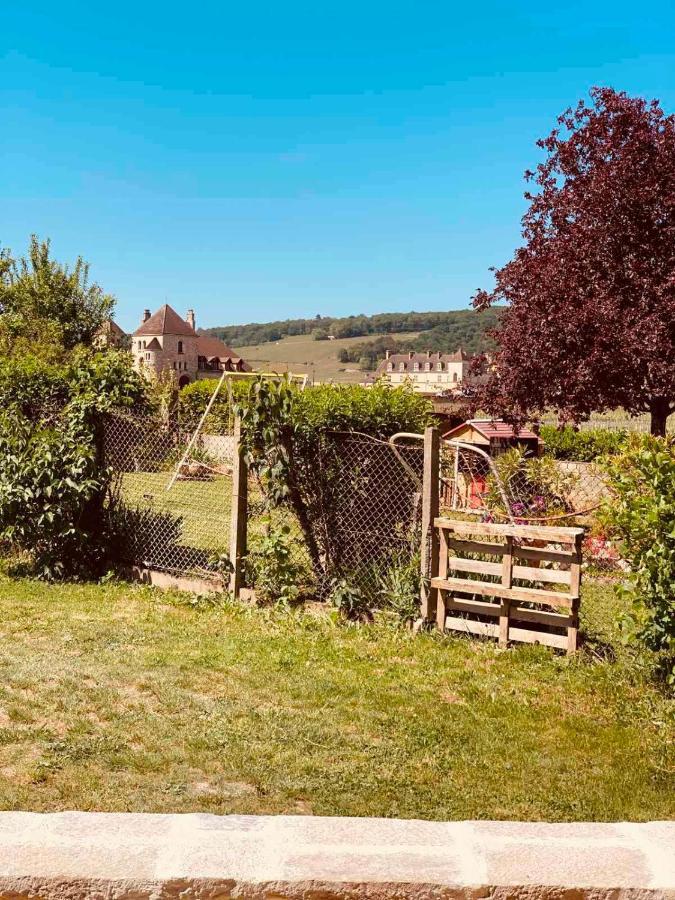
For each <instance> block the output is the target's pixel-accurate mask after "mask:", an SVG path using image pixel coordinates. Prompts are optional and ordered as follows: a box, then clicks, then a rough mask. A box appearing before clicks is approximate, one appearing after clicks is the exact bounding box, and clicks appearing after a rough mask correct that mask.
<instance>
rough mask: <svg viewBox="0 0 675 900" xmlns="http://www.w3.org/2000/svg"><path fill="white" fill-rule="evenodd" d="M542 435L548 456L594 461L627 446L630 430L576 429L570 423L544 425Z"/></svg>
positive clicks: (578, 460)
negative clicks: (562, 425)
mask: <svg viewBox="0 0 675 900" xmlns="http://www.w3.org/2000/svg"><path fill="white" fill-rule="evenodd" d="M540 437H541V439H542V440H543V442H544V451H545V453H546V455H547V456H552V457H553V458H554V459H568V460H575V461H577V462H592V461H593V460H594V459H598V458H599V457H601V456H607V455H609V454H613V453H618V452H619V451H620V450H621V449H622V448H623V447H624V446H625V443H626V440H627V438H628V432H627V431H609V430H607V429H604V428H594V429H589V430H587V431H586V430H585V431H575V429H574V428H572V427H571V426H570V425H566V426H565V427H564V428H556V427H555V426H554V425H542V426H541V430H540Z"/></svg>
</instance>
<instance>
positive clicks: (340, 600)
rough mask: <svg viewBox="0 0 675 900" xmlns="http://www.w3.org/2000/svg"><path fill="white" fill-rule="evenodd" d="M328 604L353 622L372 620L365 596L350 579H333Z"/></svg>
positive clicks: (368, 602)
mask: <svg viewBox="0 0 675 900" xmlns="http://www.w3.org/2000/svg"><path fill="white" fill-rule="evenodd" d="M328 602H329V603H330V604H331V606H334V607H335V609H337V610H338V612H339V613H340V615H342V616H344V617H345V618H346V619H352V620H354V621H363V620H368V619H372V612H371V609H370V601H369V599H368V596H367V594H366V593H365V592H364V591H363V590H362V589H361V588H360V587H359V585H358V583H357V582H355V581H354V580H353V579H351V578H350V579H346V578H335V579H334V580H333V583H332V585H331V592H330V595H329V598H328Z"/></svg>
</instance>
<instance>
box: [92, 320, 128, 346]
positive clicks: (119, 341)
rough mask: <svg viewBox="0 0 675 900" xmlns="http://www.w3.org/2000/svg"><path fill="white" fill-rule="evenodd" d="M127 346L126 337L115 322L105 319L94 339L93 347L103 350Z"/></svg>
mask: <svg viewBox="0 0 675 900" xmlns="http://www.w3.org/2000/svg"><path fill="white" fill-rule="evenodd" d="M126 346H128V335H127V334H126V332H124V331H122V329H121V328H120V326H119V325H118V324H117V322H114V321H113V320H112V319H106V321H105V322H104V323H103V325H101V327H100V328H99V330H98V332H97V333H96V336H95V337H94V347H97V348H98V349H99V350H103V349H104V348H105V347H126Z"/></svg>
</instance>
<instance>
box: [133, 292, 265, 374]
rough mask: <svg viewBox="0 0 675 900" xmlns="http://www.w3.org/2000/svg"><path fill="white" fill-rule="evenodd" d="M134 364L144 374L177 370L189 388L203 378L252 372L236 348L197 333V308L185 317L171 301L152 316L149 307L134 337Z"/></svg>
mask: <svg viewBox="0 0 675 900" xmlns="http://www.w3.org/2000/svg"><path fill="white" fill-rule="evenodd" d="M131 352H132V353H133V356H134V365H135V368H136V369H137V371H139V372H142V373H148V372H154V373H156V374H159V373H160V372H162V371H164V370H167V369H169V370H171V371H173V372H175V373H176V378H177V379H178V385H179V386H180V387H185V385H186V384H190V382H192V381H198V380H200V379H202V378H218V377H219V376H220V375H221V373H222V372H223V371H225V372H251V371H252V369H251V367H250V366H249V365H248V363H246V362H245V361H244V360H243V359H242V358H241V357H240V356H238V355H237V354H236V353H235V352H234V350H231V349H230V348H229V347H228V346H227V345H226V344H224V343H223V342H222V341H221V340H219V339H218V338H214V337H211V336H210V335H205V334H197V332H196V330H195V314H194V310H192V309H189V310H188V312H187V315H186V317H185V319H182V318H181V317H180V316H179V315H178V313H177V312H176V311H175V310H173V309H172V308H171V307H170V306H169V305H168V304H164V306H162V307H160V308H159V309H158V310H157V312H155V313H153V314H152V315H150V310H149V309H146V310H145V312H144V314H143V321H142V322H141V325H140V326H139V327H138V328H137V329H136V331H134V333H133V335H132V337H131Z"/></svg>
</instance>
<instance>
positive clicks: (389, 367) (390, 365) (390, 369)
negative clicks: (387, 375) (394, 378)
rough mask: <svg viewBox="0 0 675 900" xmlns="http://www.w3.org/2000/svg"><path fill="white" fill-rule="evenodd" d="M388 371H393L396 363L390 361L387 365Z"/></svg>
mask: <svg viewBox="0 0 675 900" xmlns="http://www.w3.org/2000/svg"><path fill="white" fill-rule="evenodd" d="M387 371H389V372H393V371H394V364H393V363H389V365H388V366H387Z"/></svg>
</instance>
